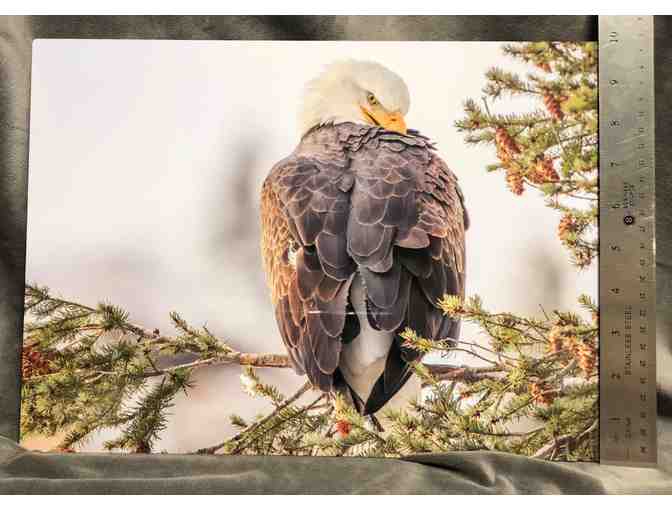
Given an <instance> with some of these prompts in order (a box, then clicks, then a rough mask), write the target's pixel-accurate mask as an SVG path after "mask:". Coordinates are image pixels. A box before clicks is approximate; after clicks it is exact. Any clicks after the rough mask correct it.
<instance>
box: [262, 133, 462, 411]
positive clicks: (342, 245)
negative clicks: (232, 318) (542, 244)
mask: <svg viewBox="0 0 672 510" xmlns="http://www.w3.org/2000/svg"><path fill="white" fill-rule="evenodd" d="M432 149H433V148H432V146H431V144H430V143H429V142H428V141H427V139H426V138H424V137H421V136H419V135H417V134H410V135H400V134H397V133H391V132H388V131H384V130H382V129H381V128H377V127H368V126H359V125H355V124H341V125H338V126H325V127H321V128H319V129H316V130H314V131H312V132H310V133H309V134H308V135H306V137H304V139H303V140H302V143H301V144H300V145H299V147H298V148H297V150H296V151H295V152H294V154H292V156H290V157H289V158H287V159H285V160H283V161H281V162H280V163H278V164H277V165H276V166H275V167H274V169H273V170H272V171H271V174H270V175H269V177H268V178H267V180H266V181H265V183H264V186H263V190H262V231H263V237H262V248H263V256H264V264H265V267H266V272H267V276H268V280H269V284H270V287H271V291H272V299H273V303H274V306H275V309H276V318H277V321H278V325H279V328H280V332H281V335H282V338H283V341H284V343H285V345H286V347H287V350H288V352H289V356H290V359H291V360H292V364H293V365H294V367H295V369H296V370H297V372H299V373H305V374H307V376H308V378H309V379H310V380H311V381H312V382H313V384H315V385H316V386H318V387H319V388H320V389H322V390H325V391H328V390H330V389H331V388H332V384H333V380H334V376H335V375H336V376H338V373H337V368H338V363H339V357H340V352H341V346H342V343H343V342H347V341H349V340H351V339H352V338H353V335H355V336H356V335H357V333H358V328H357V324H356V321H357V319H356V317H355V316H353V315H349V314H346V311H347V309H348V307H349V289H350V285H351V283H352V280H353V278H355V277H359V275H361V278H362V279H363V282H364V285H365V287H366V294H367V310H368V320H369V322H370V323H371V325H372V326H373V327H375V328H377V329H381V330H385V331H390V332H395V333H398V332H400V331H402V330H403V329H404V328H405V327H410V328H412V329H414V330H415V331H417V332H418V333H419V334H420V335H422V336H425V337H427V338H444V337H452V338H455V337H456V336H457V332H458V329H459V324H457V323H455V322H454V321H452V320H450V319H448V318H446V317H444V316H443V314H442V313H441V311H440V309H439V308H438V304H437V301H438V300H439V299H440V298H441V297H442V296H443V295H444V294H446V293H448V294H458V295H462V294H463V291H464V273H465V271H464V230H465V227H466V224H467V218H466V211H465V209H464V206H463V203H462V196H461V194H460V191H459V188H458V186H457V181H456V178H455V176H454V175H453V174H452V172H451V171H450V170H449V169H448V168H447V167H446V165H445V163H444V162H443V161H442V160H441V159H440V158H439V157H438V156H437V155H436V154H435V153H434V151H433V150H432ZM353 321H354V322H355V323H353ZM417 357H418V354H417V353H416V352H415V351H412V350H409V349H406V348H405V347H404V346H403V345H402V340H401V338H400V337H399V336H398V335H397V336H396V337H395V341H394V342H393V346H392V348H391V350H390V352H389V354H388V358H387V363H386V369H385V371H384V373H383V375H382V376H381V378H380V379H379V381H378V382H377V383H376V385H375V386H374V389H373V391H372V393H371V395H370V396H369V399H368V401H367V402H366V406H365V412H367V413H372V412H375V411H376V410H378V409H379V408H380V407H382V405H384V403H385V402H386V401H387V400H389V398H391V397H392V396H393V395H394V393H396V392H397V391H398V390H399V389H400V388H401V386H403V384H404V383H405V382H406V380H407V379H408V377H410V374H411V370H410V367H409V363H411V362H413V361H415V360H416V359H417Z"/></svg>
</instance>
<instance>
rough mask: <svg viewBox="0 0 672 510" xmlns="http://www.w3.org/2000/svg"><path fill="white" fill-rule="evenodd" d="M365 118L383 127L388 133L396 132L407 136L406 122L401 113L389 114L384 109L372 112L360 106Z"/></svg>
mask: <svg viewBox="0 0 672 510" xmlns="http://www.w3.org/2000/svg"><path fill="white" fill-rule="evenodd" d="M360 109H361V110H362V114H363V115H364V118H365V119H366V120H368V121H369V122H370V123H371V124H374V125H376V126H381V127H383V128H385V129H387V130H388V131H396V132H397V133H401V134H402V135H405V134H406V131H407V129H406V121H405V120H404V116H403V115H402V114H401V113H400V112H399V111H394V112H388V111H386V110H385V109H384V108H375V109H373V110H372V111H369V110H367V109H366V108H364V107H363V106H360Z"/></svg>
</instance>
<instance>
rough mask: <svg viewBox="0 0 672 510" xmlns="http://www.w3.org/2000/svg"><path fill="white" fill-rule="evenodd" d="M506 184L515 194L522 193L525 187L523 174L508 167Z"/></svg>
mask: <svg viewBox="0 0 672 510" xmlns="http://www.w3.org/2000/svg"><path fill="white" fill-rule="evenodd" d="M506 185H507V186H508V187H509V189H510V190H511V193H513V194H514V195H522V194H523V191H525V188H524V187H523V175H522V174H521V173H520V172H519V171H517V170H512V169H510V168H507V169H506Z"/></svg>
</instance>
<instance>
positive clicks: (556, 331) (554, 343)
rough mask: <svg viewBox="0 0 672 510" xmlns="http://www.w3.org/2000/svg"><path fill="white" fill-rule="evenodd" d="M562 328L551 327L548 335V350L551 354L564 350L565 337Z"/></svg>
mask: <svg viewBox="0 0 672 510" xmlns="http://www.w3.org/2000/svg"><path fill="white" fill-rule="evenodd" d="M563 333H564V329H563V327H562V326H553V327H552V328H551V331H550V332H549V334H548V342H549V343H548V350H549V351H550V352H552V353H554V354H555V353H557V352H560V351H561V350H562V349H563V348H564V343H565V336H564V334H563Z"/></svg>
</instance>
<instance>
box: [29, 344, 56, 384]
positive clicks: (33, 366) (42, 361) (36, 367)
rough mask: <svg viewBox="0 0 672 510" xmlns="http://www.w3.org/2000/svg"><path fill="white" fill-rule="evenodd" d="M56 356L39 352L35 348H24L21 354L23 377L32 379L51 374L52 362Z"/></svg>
mask: <svg viewBox="0 0 672 510" xmlns="http://www.w3.org/2000/svg"><path fill="white" fill-rule="evenodd" d="M53 359H54V356H53V355H52V354H50V353H45V352H44V351H39V350H37V349H36V348H35V347H34V346H24V347H23V351H22V353H21V377H22V378H23V379H30V378H31V377H34V376H38V375H46V374H49V373H50V372H51V361H52V360H53Z"/></svg>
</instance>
